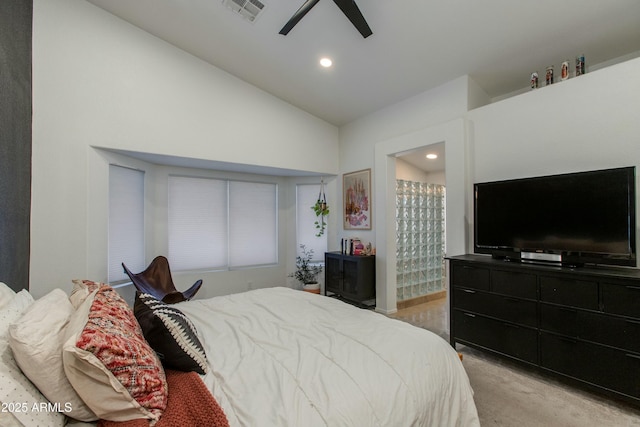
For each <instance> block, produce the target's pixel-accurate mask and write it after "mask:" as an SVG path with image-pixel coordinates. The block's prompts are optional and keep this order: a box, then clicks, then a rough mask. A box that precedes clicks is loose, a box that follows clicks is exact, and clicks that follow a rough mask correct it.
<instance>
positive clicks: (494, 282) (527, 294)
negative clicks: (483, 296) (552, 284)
mask: <svg viewBox="0 0 640 427" xmlns="http://www.w3.org/2000/svg"><path fill="white" fill-rule="evenodd" d="M491 291H492V292H496V293H499V294H503V295H511V296H514V297H519V298H529V299H536V298H537V297H538V286H537V280H536V275H535V274H527V273H518V272H515V271H500V270H494V271H493V272H492V273H491Z"/></svg>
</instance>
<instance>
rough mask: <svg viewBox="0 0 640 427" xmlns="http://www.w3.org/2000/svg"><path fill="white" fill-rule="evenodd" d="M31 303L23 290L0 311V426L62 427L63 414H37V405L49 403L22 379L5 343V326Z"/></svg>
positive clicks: (38, 411) (49, 412) (7, 332)
mask: <svg viewBox="0 0 640 427" xmlns="http://www.w3.org/2000/svg"><path fill="white" fill-rule="evenodd" d="M32 303H33V297H32V296H31V295H30V294H29V292H27V291H26V290H24V289H23V290H21V291H20V292H18V293H17V294H16V295H15V297H14V298H13V300H11V302H9V304H7V305H6V306H5V307H3V308H2V309H0V405H1V406H2V409H3V410H7V411H9V412H1V411H0V425H3V426H4V425H11V424H10V423H15V422H16V420H17V421H18V422H20V423H21V425H25V426H52V427H54V426H63V425H64V423H65V417H64V415H63V414H61V413H59V412H53V411H48V410H44V411H42V410H40V408H41V406H40V405H43V404H44V405H48V404H49V402H48V401H47V399H46V398H45V397H44V396H43V395H42V393H40V391H39V390H38V389H37V388H36V387H35V386H34V385H33V384H32V383H31V382H30V381H29V379H28V378H27V377H26V376H24V374H23V373H22V371H21V370H20V368H19V367H18V365H17V364H16V361H15V360H14V358H13V352H12V351H11V348H10V347H9V342H8V341H7V337H8V335H9V325H10V324H11V323H13V322H15V321H16V320H18V319H19V318H20V316H21V315H22V313H23V312H24V310H25V309H26V308H27V307H29V305H31V304H32ZM52 406H53V405H52Z"/></svg>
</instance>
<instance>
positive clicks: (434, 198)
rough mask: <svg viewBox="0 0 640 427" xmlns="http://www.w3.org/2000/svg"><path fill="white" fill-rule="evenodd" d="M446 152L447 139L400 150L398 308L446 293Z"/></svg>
mask: <svg viewBox="0 0 640 427" xmlns="http://www.w3.org/2000/svg"><path fill="white" fill-rule="evenodd" d="M444 156H445V144H444V142H441V143H437V144H432V145H428V146H424V147H420V148H417V149H412V150H409V151H407V152H402V153H398V154H396V156H395V158H396V187H395V195H396V200H395V202H396V203H395V204H396V209H395V212H396V215H395V231H396V232H395V236H396V242H395V246H396V268H395V270H396V301H397V308H398V309H403V308H407V307H411V306H414V305H418V304H423V303H426V302H429V301H434V300H439V299H443V298H446V297H447V294H446V283H447V280H446V268H445V260H444V257H445V242H446V238H445V232H446V219H445V218H446V213H445V206H446V203H445V197H446V181H445V160H444Z"/></svg>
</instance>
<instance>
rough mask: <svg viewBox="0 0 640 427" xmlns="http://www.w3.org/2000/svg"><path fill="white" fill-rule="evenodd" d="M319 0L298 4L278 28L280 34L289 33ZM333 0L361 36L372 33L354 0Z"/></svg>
mask: <svg viewBox="0 0 640 427" xmlns="http://www.w3.org/2000/svg"><path fill="white" fill-rule="evenodd" d="M319 1H320V0H307V1H305V2H304V4H303V5H302V6H300V9H298V10H297V11H296V13H294V14H293V16H292V17H291V19H289V22H287V23H286V24H285V26H284V27H282V29H281V30H280V34H282V35H284V36H286V35H287V34H289V31H291V29H292V28H293V27H295V26H296V24H297V23H298V22H299V21H300V20H301V19H302V18H303V17H304V16H305V15H306V14H307V12H309V11H310V10H311V8H312V7H313V6H315V5H316V3H318V2H319ZM333 2H334V3H335V4H337V5H338V7H339V8H340V10H341V11H342V13H344V14H345V15H346V17H347V18H349V21H351V23H352V24H353V25H354V26H355V27H356V29H357V30H358V31H360V34H362V37H364V38H365V39H366V38H367V37H369V36H370V35H371V34H373V32H372V31H371V28H369V24H367V21H366V20H365V19H364V16H362V13H361V12H360V9H358V6H357V5H356V2H355V1H353V0H333Z"/></svg>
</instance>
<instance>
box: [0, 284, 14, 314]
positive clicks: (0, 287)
mask: <svg viewBox="0 0 640 427" xmlns="http://www.w3.org/2000/svg"><path fill="white" fill-rule="evenodd" d="M15 296H16V292H15V291H14V290H13V289H11V288H10V287H9V286H7V285H6V284H4V283H2V282H0V308H2V307H4V306H6V305H7V304H9V303H10V302H11V301H12V300H13V297H15Z"/></svg>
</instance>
